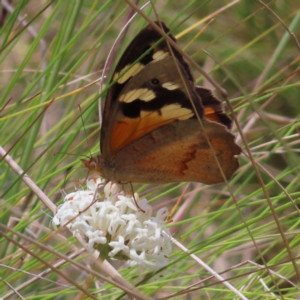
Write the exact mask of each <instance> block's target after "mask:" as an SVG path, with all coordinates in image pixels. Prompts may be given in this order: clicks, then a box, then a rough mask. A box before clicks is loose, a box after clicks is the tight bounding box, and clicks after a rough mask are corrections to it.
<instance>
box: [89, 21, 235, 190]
mask: <svg viewBox="0 0 300 300" xmlns="http://www.w3.org/2000/svg"><path fill="white" fill-rule="evenodd" d="M162 26H163V30H164V31H165V32H168V31H169V29H168V28H167V27H166V26H165V25H164V24H163V23H162ZM170 37H171V38H172V39H173V40H175V38H174V37H173V36H170ZM160 39H161V36H160V35H159V34H158V33H157V32H156V31H155V30H154V29H152V27H151V26H150V25H149V26H147V27H146V28H144V29H143V30H142V31H141V32H140V33H139V34H138V35H137V36H136V38H135V39H134V40H133V41H132V43H131V44H130V45H129V47H128V48H127V49H126V50H125V53H124V54H123V56H122V57H121V60H120V62H119V64H118V65H117V67H116V70H115V72H114V75H113V78H112V80H113V81H115V85H113V86H112V88H111V89H110V90H109V91H108V95H107V99H106V103H105V107H104V113H103V124H102V128H101V141H100V146H101V155H99V156H97V157H94V158H92V159H90V160H85V161H83V162H84V164H85V165H86V166H87V167H88V168H89V169H90V170H93V171H96V172H98V173H99V174H100V175H101V176H102V177H104V178H106V179H108V180H111V181H115V182H119V183H128V182H137V183H168V182H183V181H197V182H202V183H206V184H214V183H219V182H224V181H225V180H228V179H229V178H230V177H231V176H232V174H233V173H234V172H235V170H236V169H237V168H238V159H237V155H239V153H240V151H241V149H240V148H239V146H237V145H236V144H235V142H234V136H233V135H232V134H231V133H230V132H229V130H228V129H230V126H231V120H230V118H229V117H228V116H227V115H226V113H225V112H224V109H223V105H222V103H221V102H220V101H219V100H218V99H217V98H215V97H214V96H213V95H212V93H211V92H210V91H209V90H208V89H205V88H203V87H199V86H196V85H195V83H194V79H193V76H192V74H191V71H190V69H189V66H188V64H187V63H186V62H185V60H184V59H183V57H182V56H181V55H180V54H179V53H178V51H176V49H173V48H172V50H170V48H169V47H168V44H167V42H166V41H163V42H161V43H160V44H158V45H155V43H156V42H157V41H159V40H160ZM153 45H154V46H153ZM149 49H150V51H149ZM147 50H148V51H147ZM145 51H146V54H145V56H144V57H143V58H142V59H141V60H140V61H139V62H135V61H136V60H137V59H138V58H139V57H140V56H141V55H143V53H144V52H145ZM134 62H135V64H132V63H134Z"/></svg>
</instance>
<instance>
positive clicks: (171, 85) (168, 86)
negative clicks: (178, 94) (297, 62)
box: [161, 82, 181, 91]
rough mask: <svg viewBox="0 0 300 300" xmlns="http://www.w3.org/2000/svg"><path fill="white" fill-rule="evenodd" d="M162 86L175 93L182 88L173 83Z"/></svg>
mask: <svg viewBox="0 0 300 300" xmlns="http://www.w3.org/2000/svg"><path fill="white" fill-rule="evenodd" d="M161 86H162V87H163V88H165V89H167V90H169V91H173V90H177V89H180V88H181V86H180V85H178V84H176V83H173V82H165V83H163V84H162V85H161Z"/></svg>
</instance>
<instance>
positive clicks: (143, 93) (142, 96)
mask: <svg viewBox="0 0 300 300" xmlns="http://www.w3.org/2000/svg"><path fill="white" fill-rule="evenodd" d="M155 97H156V95H155V93H154V92H153V91H151V90H149V89H143V88H142V89H136V90H132V91H129V92H128V93H126V94H122V95H121V96H120V98H119V101H120V102H125V103H131V102H133V101H135V100H143V101H146V102H148V101H151V100H153V99H155Z"/></svg>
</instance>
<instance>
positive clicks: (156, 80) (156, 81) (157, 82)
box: [151, 78, 159, 85]
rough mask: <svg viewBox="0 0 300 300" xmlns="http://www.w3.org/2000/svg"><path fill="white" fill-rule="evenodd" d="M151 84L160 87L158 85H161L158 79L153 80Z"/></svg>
mask: <svg viewBox="0 0 300 300" xmlns="http://www.w3.org/2000/svg"><path fill="white" fill-rule="evenodd" d="M151 83H152V84H153V85H158V84H159V80H158V79H157V78H153V79H152V80H151Z"/></svg>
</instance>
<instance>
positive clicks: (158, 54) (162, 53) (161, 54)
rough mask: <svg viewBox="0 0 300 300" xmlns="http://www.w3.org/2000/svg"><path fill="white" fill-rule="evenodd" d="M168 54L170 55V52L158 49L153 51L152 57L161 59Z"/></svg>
mask: <svg viewBox="0 0 300 300" xmlns="http://www.w3.org/2000/svg"><path fill="white" fill-rule="evenodd" d="M167 56H170V53H169V52H165V51H163V50H157V51H155V52H154V53H153V55H152V58H153V60H159V59H163V58H165V57H167Z"/></svg>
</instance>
